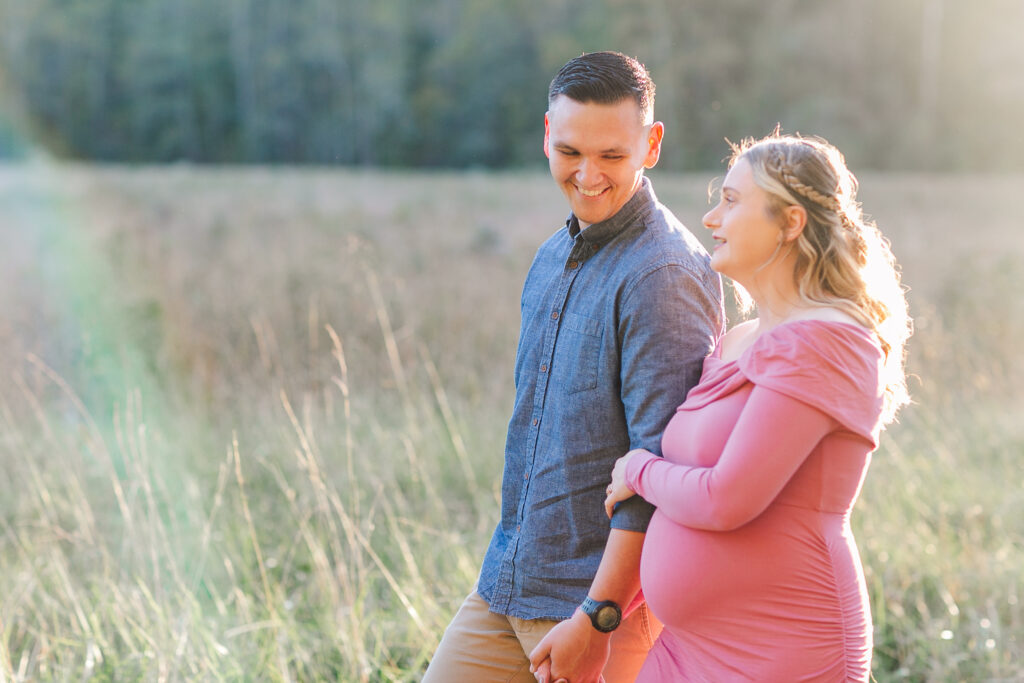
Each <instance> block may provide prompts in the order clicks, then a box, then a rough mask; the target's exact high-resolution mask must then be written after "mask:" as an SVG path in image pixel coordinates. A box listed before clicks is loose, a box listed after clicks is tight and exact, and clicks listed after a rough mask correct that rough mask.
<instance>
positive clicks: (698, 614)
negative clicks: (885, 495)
mask: <svg viewBox="0 0 1024 683" xmlns="http://www.w3.org/2000/svg"><path fill="white" fill-rule="evenodd" d="M882 362H883V358H882V351H881V349H880V347H879V345H878V341H877V339H876V338H875V336H874V334H873V333H871V332H870V331H869V330H867V329H865V328H862V327H860V326H858V325H853V324H848V323H837V322H825V321H819V320H802V321H795V322H790V323H786V324H783V325H780V326H779V327H777V328H775V329H773V330H771V331H769V332H767V333H765V334H763V335H761V337H759V338H758V339H757V340H756V341H755V342H754V343H753V344H752V345H751V346H750V347H749V348H748V349H746V350H745V351H744V352H743V354H742V355H741V356H740V357H739V358H737V359H736V360H734V361H729V362H725V361H722V360H721V358H720V350H716V351H715V352H714V353H713V354H712V355H711V356H710V357H708V358H707V359H706V360H705V362H704V371H703V375H702V377H701V381H700V383H699V384H698V385H697V386H696V387H695V388H694V389H693V390H692V391H691V392H690V394H689V396H687V398H686V402H685V403H683V405H681V406H680V407H679V408H678V410H677V412H676V414H675V416H673V418H672V420H671V421H670V422H669V424H668V427H667V428H666V430H665V434H664V436H663V438H662V450H663V452H664V458H658V457H655V456H653V455H646V454H644V455H642V456H635V457H633V459H632V460H631V461H630V462H629V464H628V467H627V468H626V481H627V484H628V486H629V487H630V488H631V489H633V490H635V491H636V492H637V493H638V494H640V495H641V496H643V497H644V498H646V499H647V500H648V501H650V502H651V503H653V504H654V505H656V506H657V511H656V512H655V514H654V517H653V519H652V520H651V524H650V527H649V528H648V531H647V537H646V540H645V542H644V548H643V557H642V561H641V568H640V574H641V583H642V586H643V591H644V594H645V596H646V598H647V601H648V604H649V605H650V607H651V609H652V610H653V611H654V613H655V615H657V616H658V617H659V618H660V619H661V621H663V622H664V624H665V629H664V631H662V634H661V637H660V638H659V639H658V641H657V642H656V643H655V645H654V648H653V649H652V650H651V653H650V655H649V656H648V658H647V660H646V662H645V664H644V667H643V669H642V670H641V672H640V676H639V678H638V679H637V680H638V681H716V682H717V681H743V680H751V681H761V682H769V681H848V680H851V681H854V680H855V681H860V680H867V678H868V675H869V671H870V664H871V614H870V610H869V606H868V599H867V591H866V587H865V583H864V576H863V573H862V570H861V564H860V557H859V555H858V553H857V547H856V544H855V542H854V539H853V535H852V533H851V531H850V511H851V508H852V507H853V504H854V501H856V499H857V494H858V493H859V491H860V487H861V484H862V482H863V481H864V475H865V473H866V471H867V467H868V463H869V460H870V454H871V451H872V450H874V449H875V447H876V446H877V444H878V435H879V430H880V428H881V422H880V415H881V411H882V403H883V399H882V395H883V388H884V387H883V385H882V379H881V368H882Z"/></svg>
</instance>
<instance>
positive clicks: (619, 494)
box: [604, 448, 650, 519]
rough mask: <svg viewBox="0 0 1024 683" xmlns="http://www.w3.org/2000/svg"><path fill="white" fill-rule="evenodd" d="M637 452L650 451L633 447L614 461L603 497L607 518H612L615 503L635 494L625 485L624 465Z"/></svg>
mask: <svg viewBox="0 0 1024 683" xmlns="http://www.w3.org/2000/svg"><path fill="white" fill-rule="evenodd" d="M638 453H650V451H648V450H646V449H643V448H634V449H633V450H631V451H630V452H628V453H626V454H625V455H624V456H622V457H621V458H619V459H618V460H616V461H615V469H613V470H612V483H611V484H609V485H608V488H607V489H605V493H606V494H608V497H607V498H605V499H604V511H605V514H607V515H608V519H611V518H612V511H613V510H614V509H615V504H616V503H620V502H622V501H624V500H626V499H627V498H631V497H633V496H635V495H636V492H635V491H631V490H630V489H629V487H627V486H626V465H627V464H628V463H629V461H630V459H631V458H632V457H633V456H634V455H636V454H638Z"/></svg>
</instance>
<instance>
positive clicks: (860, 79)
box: [0, 0, 1024, 170]
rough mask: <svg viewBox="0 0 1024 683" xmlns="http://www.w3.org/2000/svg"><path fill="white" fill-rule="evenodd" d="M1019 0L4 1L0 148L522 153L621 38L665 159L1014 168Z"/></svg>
mask: <svg viewBox="0 0 1024 683" xmlns="http://www.w3.org/2000/svg"><path fill="white" fill-rule="evenodd" d="M1022 28H1024V2H1022V0H972V1H971V2H966V1H964V0H858V1H857V2H850V1H849V0H773V1H772V2H760V3H755V2H751V1H750V0H715V1H714V2H710V1H700V0H696V1H694V2H672V1H671V0H543V1H541V0H503V1H501V2H493V1H491V2H488V1H487V0H288V1H287V2H286V1H285V0H219V1H215V2H210V1H209V0H0V156H17V155H19V154H24V153H26V152H27V150H29V149H30V147H36V148H43V149H45V150H47V151H48V152H49V153H52V154H55V155H57V156H61V157H67V158H79V159H97V160H119V161H146V162H165V161H177V160H189V161H196V162H241V163H249V162H258V163H271V162H287V163H326V164H347V165H364V164H365V165H382V166H415V167H439V166H445V167H467V166H485V167H505V166H521V165H536V164H540V163H542V162H543V157H542V155H541V153H540V144H541V125H542V123H541V121H542V116H543V113H544V110H545V105H546V92H547V85H548V82H549V81H550V79H551V77H552V76H553V75H554V73H555V71H556V70H557V69H558V67H559V66H561V65H562V64H563V63H564V62H565V61H566V60H567V59H568V58H570V57H572V56H574V55H577V54H579V53H580V52H583V51H592V50H599V49H617V50H621V51H623V52H626V53H628V54H631V55H635V56H637V57H639V58H640V60H641V61H643V62H645V63H646V64H647V66H648V67H649V68H650V69H651V72H652V74H653V75H654V78H655V81H656V83H657V84H658V104H657V115H658V118H660V119H662V120H664V121H665V122H666V125H667V126H668V131H669V132H668V138H667V142H666V149H665V154H664V156H663V157H662V159H663V162H662V163H663V164H664V165H665V166H666V167H669V168H673V169H677V170H681V169H693V168H708V167H712V166H717V165H718V163H719V162H720V160H721V159H722V157H723V156H724V154H725V152H726V146H725V143H724V138H726V137H728V138H730V139H738V138H741V137H744V136H748V135H761V134H764V133H767V132H769V131H770V130H771V129H772V128H773V127H774V126H775V124H776V123H781V124H782V126H783V129H784V130H786V131H788V132H792V131H801V132H805V133H817V134H821V135H824V136H826V137H828V138H829V139H831V140H832V141H834V142H835V143H836V144H838V145H839V146H840V147H841V148H843V149H844V150H845V151H846V152H847V156H848V157H849V158H850V160H851V162H853V163H855V164H856V165H857V166H860V167H873V168H902V169H906V168H910V169H950V170H956V169H973V170H979V169H980V170H1000V169H1021V168H1024V162H1022V159H1024V133H1022V130H1021V127H1020V125H1019V124H1020V123H1021V122H1024V49H1022V48H1021V41H1020V40H1019V35H1018V34H1019V32H1020V30H1021V29H1022Z"/></svg>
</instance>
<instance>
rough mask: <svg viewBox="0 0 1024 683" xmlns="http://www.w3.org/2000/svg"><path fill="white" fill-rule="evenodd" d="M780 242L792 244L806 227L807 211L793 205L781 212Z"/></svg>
mask: <svg viewBox="0 0 1024 683" xmlns="http://www.w3.org/2000/svg"><path fill="white" fill-rule="evenodd" d="M782 219H783V223H782V240H783V241H784V242H792V241H793V240H795V239H796V238H797V237H799V236H800V233H802V232H803V231H804V228H805V227H807V209H805V208H804V207H802V206H800V205H798V204H794V205H791V206H787V207H786V208H785V209H783V210H782Z"/></svg>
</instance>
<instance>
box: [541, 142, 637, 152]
mask: <svg viewBox="0 0 1024 683" xmlns="http://www.w3.org/2000/svg"><path fill="white" fill-rule="evenodd" d="M552 146H553V147H554V148H555V149H560V150H571V151H573V152H578V151H579V150H578V149H576V148H575V147H573V146H572V145H570V144H569V143H567V142H558V141H557V140H556V141H555V142H554V143H553V144H552ZM628 153H629V149H628V148H625V147H609V148H607V149H602V150H600V151H598V154H628Z"/></svg>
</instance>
